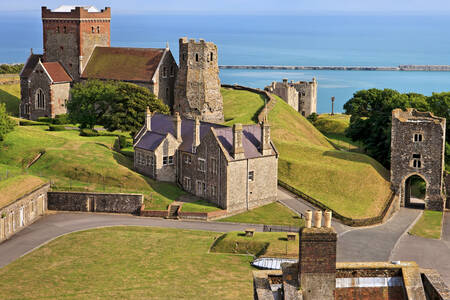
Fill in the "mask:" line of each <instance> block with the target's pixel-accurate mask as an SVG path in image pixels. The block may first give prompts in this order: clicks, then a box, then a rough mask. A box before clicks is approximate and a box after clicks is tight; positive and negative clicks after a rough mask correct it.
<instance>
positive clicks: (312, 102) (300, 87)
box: [265, 78, 317, 117]
mask: <svg viewBox="0 0 450 300" xmlns="http://www.w3.org/2000/svg"><path fill="white" fill-rule="evenodd" d="M265 90H267V91H269V92H271V93H274V94H275V95H277V96H278V97H280V98H281V99H283V100H284V101H286V102H287V103H288V104H289V105H290V106H292V107H293V108H294V109H295V110H296V111H298V112H299V113H301V114H302V116H304V117H307V116H309V115H310V114H312V113H316V112H317V81H316V78H313V79H312V81H309V82H308V81H297V82H293V81H290V82H288V80H287V79H283V82H276V81H274V82H272V84H271V85H269V86H266V87H265Z"/></svg>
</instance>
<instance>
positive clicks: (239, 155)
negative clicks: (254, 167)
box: [233, 123, 245, 159]
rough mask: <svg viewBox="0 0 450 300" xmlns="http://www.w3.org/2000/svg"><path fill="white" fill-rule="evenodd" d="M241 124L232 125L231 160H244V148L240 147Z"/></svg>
mask: <svg viewBox="0 0 450 300" xmlns="http://www.w3.org/2000/svg"><path fill="white" fill-rule="evenodd" d="M242 131H243V130H242V124H239V123H238V124H234V125H233V158H234V159H243V158H245V154H244V147H243V145H242V134H243V132H242Z"/></svg>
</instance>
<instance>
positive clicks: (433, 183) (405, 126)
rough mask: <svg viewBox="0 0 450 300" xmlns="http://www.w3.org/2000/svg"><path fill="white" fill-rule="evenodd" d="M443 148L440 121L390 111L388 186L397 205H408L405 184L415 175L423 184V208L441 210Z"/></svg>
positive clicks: (426, 114) (420, 114) (421, 114)
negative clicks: (396, 199)
mask: <svg viewBox="0 0 450 300" xmlns="http://www.w3.org/2000/svg"><path fill="white" fill-rule="evenodd" d="M444 149H445V119H444V118H439V117H435V116H434V115H433V114H432V113H430V112H418V111H416V110H415V109H408V110H407V111H403V110H401V109H395V110H393V111H392V131H391V187H392V189H393V190H394V192H395V195H396V196H397V197H398V199H399V204H400V206H408V205H410V204H411V201H410V192H409V182H410V178H411V176H414V175H418V176H420V177H421V178H422V179H423V180H424V181H425V183H426V194H425V208H426V209H432V210H439V211H442V210H443V208H444V199H445V197H444V195H443V193H442V188H443V170H444Z"/></svg>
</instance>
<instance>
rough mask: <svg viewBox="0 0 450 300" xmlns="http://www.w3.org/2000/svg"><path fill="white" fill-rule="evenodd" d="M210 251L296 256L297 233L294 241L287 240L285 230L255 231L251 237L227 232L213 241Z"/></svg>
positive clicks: (267, 255)
mask: <svg viewBox="0 0 450 300" xmlns="http://www.w3.org/2000/svg"><path fill="white" fill-rule="evenodd" d="M211 252H217V253H235V254H251V255H254V256H263V257H264V256H265V257H292V258H298V234H297V237H296V239H295V240H294V241H288V240H287V233H286V232H255V233H254V235H253V237H246V236H245V234H244V232H228V233H225V234H223V235H222V236H221V237H219V238H218V239H217V240H216V241H215V242H214V244H213V246H212V247H211Z"/></svg>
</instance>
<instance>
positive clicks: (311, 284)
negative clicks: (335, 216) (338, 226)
mask: <svg viewBox="0 0 450 300" xmlns="http://www.w3.org/2000/svg"><path fill="white" fill-rule="evenodd" d="M311 217H312V212H310V211H309V212H308V213H307V222H306V225H307V226H306V227H304V228H302V230H301V231H300V239H299V260H298V282H299V285H300V288H301V289H302V294H303V300H316V299H323V300H334V297H335V296H334V290H335V288H336V243H337V234H336V231H335V230H334V229H333V228H332V227H331V212H329V211H327V212H325V222H324V223H325V226H324V227H322V211H315V212H314V221H315V224H314V226H312V224H311Z"/></svg>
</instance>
